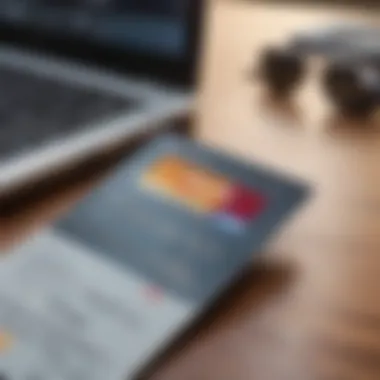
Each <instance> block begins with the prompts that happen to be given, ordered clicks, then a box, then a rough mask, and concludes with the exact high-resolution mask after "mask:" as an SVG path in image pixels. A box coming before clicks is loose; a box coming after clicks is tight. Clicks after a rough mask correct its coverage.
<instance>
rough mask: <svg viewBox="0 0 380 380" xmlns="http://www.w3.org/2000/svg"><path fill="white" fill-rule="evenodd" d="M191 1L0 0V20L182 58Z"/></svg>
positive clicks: (142, 51) (105, 43) (185, 46)
mask: <svg viewBox="0 0 380 380" xmlns="http://www.w3.org/2000/svg"><path fill="white" fill-rule="evenodd" d="M189 4H190V0H0V20H1V21H2V22H3V23H4V22H6V23H9V22H11V23H12V24H13V25H15V26H20V27H25V26H28V27H33V28H37V29H40V30H41V31H43V32H47V33H49V32H52V33H58V34H60V35H62V36H68V37H78V38H81V39H82V38H85V39H86V40H89V41H90V42H94V43H96V44H100V45H105V46H110V47H115V48H117V49H121V50H123V49H124V50H126V51H127V50H128V51H131V50H132V51H136V52H138V53H142V54H144V55H154V56H160V57H162V58H165V59H166V58H168V59H171V60H172V59H174V60H176V59H182V58H183V56H184V55H185V54H186V49H187V45H186V43H187V36H186V33H187V14H188V7H189Z"/></svg>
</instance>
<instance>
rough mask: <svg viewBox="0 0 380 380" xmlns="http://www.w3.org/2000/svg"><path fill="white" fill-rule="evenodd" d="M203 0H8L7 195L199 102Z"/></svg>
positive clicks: (1, 51) (2, 20) (0, 80)
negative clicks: (195, 97) (196, 89)
mask: <svg viewBox="0 0 380 380" xmlns="http://www.w3.org/2000/svg"><path fill="white" fill-rule="evenodd" d="M203 3H204V2H203V1H202V0H98V1H89V0H1V1H0V125H1V127H0V195H1V194H2V193H8V192H12V190H13V189H14V188H18V187H19V186H22V185H24V184H25V183H27V182H29V181H31V180H33V181H35V180H36V179H39V178H40V177H41V178H42V177H47V176H48V175H49V174H51V173H52V172H53V171H56V170H57V169H59V168H63V167H66V166H67V165H69V164H70V165H71V164H75V163H76V162H77V161H78V162H81V160H84V159H85V158H88V157H90V156H91V155H93V154H94V153H99V152H102V151H103V150H107V149H108V148H112V147H114V146H115V144H118V143H120V142H123V141H125V142H127V141H129V139H131V138H132V137H136V136H138V135H140V134H143V133H145V132H147V131H148V132H149V131H151V130H152V131H154V130H155V129H158V127H159V126H162V125H164V124H165V122H167V121H168V120H172V119H173V118H176V117H181V116H184V115H186V114H187V113H188V112H189V111H190V110H191V108H192V104H193V95H194V93H193V88H194V85H195V80H196V62H197V57H198V53H199V50H200V49H199V46H200V36H201V30H202V14H203V8H204V7H203V5H204V4H203Z"/></svg>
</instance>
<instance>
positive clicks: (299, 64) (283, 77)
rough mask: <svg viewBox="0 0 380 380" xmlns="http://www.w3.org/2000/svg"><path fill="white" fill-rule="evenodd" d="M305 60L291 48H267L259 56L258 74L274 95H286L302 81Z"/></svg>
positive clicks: (304, 71)
mask: <svg viewBox="0 0 380 380" xmlns="http://www.w3.org/2000/svg"><path fill="white" fill-rule="evenodd" d="M305 73H306V67H305V62H304V60H303V59H302V57H301V56H299V55H298V54H296V53H295V52H293V51H291V50H286V49H276V48H268V49H267V50H265V51H264V52H263V54H262V56H261V60H260V63H259V72H258V74H259V76H260V77H261V79H262V80H263V82H264V83H265V84H266V85H267V86H268V87H269V89H270V90H271V91H272V92H273V93H275V94H276V95H281V96H284V95H285V96H286V95H289V94H290V93H291V92H293V91H294V90H295V89H296V88H297V87H298V86H299V85H300V84H301V82H302V79H303V77H304V75H305Z"/></svg>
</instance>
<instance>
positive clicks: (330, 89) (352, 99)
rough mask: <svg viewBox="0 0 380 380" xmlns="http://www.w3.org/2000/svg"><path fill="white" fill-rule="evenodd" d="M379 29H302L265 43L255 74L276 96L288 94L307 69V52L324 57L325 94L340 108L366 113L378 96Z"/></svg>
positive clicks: (370, 111)
mask: <svg viewBox="0 0 380 380" xmlns="http://www.w3.org/2000/svg"><path fill="white" fill-rule="evenodd" d="M379 38H380V29H379V28H374V27H370V26H362V25H342V26H336V27H330V28H324V29H323V28H322V29H319V30H311V31H309V32H306V33H303V34H302V33H300V34H297V35H295V36H293V38H292V39H291V40H290V42H289V43H288V44H287V45H286V46H285V47H270V48H266V49H265V50H264V51H263V52H262V55H261V57H260V60H259V64H258V75H259V78H260V80H261V81H262V82H263V84H264V85H265V86H266V87H267V88H268V89H269V90H270V91H271V92H272V93H273V94H274V95H276V96H281V97H287V96H291V95H292V94H293V93H294V92H295V90H296V89H298V88H299V87H300V85H301V84H302V81H303V79H304V78H305V76H306V73H307V64H308V61H309V59H310V58H312V57H314V56H319V57H322V58H324V59H325V60H326V61H327V62H328V63H327V69H326V70H325V72H324V74H323V78H322V82H323V87H324V90H325V93H326V95H327V96H328V98H329V100H330V101H331V102H332V104H333V105H334V106H335V107H336V108H337V109H338V110H339V111H340V112H342V113H343V114H346V115H349V116H354V117H360V118H362V117H369V116H371V115H372V114H373V112H374V110H375V109H376V107H377V104H378V103H379V102H380V43H378V39H379Z"/></svg>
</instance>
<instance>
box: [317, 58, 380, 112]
mask: <svg viewBox="0 0 380 380" xmlns="http://www.w3.org/2000/svg"><path fill="white" fill-rule="evenodd" d="M377 61H380V54H379V57H378V59H377V60H376V59H369V60H366V59H365V57H363V60H362V61H350V60H347V61H343V62H334V63H331V64H330V65H329V66H328V67H327V69H326V71H325V73H324V75H323V88H324V91H325V93H326V95H327V97H328V98H329V99H330V101H331V102H332V104H333V105H334V107H335V108H336V109H337V110H338V111H339V112H340V113H342V114H343V115H347V116H351V117H359V118H367V117H370V116H372V115H373V114H374V112H375V111H376V109H377V108H378V106H379V104H380V70H379V69H380V66H379V62H377Z"/></svg>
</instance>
